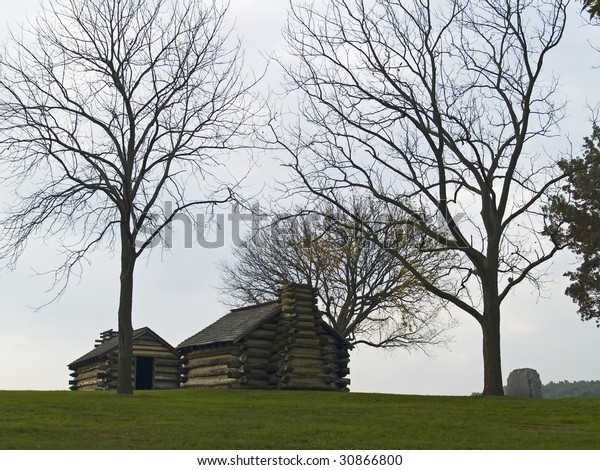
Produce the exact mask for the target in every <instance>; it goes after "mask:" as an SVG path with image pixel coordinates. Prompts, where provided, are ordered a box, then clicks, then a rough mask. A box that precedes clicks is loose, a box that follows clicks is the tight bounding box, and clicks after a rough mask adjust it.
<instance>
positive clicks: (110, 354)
mask: <svg viewBox="0 0 600 470" xmlns="http://www.w3.org/2000/svg"><path fill="white" fill-rule="evenodd" d="M96 343H97V344H96V347H95V348H94V349H92V350H91V351H90V352H88V353H87V354H84V355H83V356H81V357H80V358H79V359H76V360H75V361H73V362H72V363H71V364H69V366H68V367H69V369H71V370H72V371H73V372H72V373H71V377H72V379H71V380H70V381H69V385H70V389H71V390H112V389H116V388H117V377H118V372H117V368H118V361H119V340H118V333H117V332H116V331H113V330H107V331H104V332H102V333H100V339H99V340H96ZM133 356H134V358H133V374H132V378H131V379H132V381H133V384H134V388H135V389H136V390H153V389H170V388H179V382H180V375H181V372H180V367H179V364H180V363H179V354H178V352H177V350H176V349H175V348H173V346H171V345H170V344H169V343H167V342H166V341H165V340H164V339H162V338H161V337H160V336H158V335H157V334H156V333H154V331H152V330H151V329H150V328H140V329H137V330H134V332H133Z"/></svg>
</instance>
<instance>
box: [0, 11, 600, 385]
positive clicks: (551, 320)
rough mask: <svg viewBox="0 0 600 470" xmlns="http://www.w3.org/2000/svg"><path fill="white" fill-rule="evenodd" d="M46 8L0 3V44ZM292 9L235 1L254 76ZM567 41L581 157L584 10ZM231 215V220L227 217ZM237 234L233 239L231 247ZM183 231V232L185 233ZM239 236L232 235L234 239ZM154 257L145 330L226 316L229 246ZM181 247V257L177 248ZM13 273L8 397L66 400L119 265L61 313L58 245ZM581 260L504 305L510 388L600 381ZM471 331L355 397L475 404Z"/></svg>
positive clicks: (478, 380) (390, 359) (143, 288)
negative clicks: (223, 286) (537, 381)
mask: <svg viewBox="0 0 600 470" xmlns="http://www.w3.org/2000/svg"><path fill="white" fill-rule="evenodd" d="M37 3H38V2H37V0H20V1H19V2H14V1H8V0H0V18H1V20H0V21H1V23H0V28H1V29H0V35H1V36H2V37H3V38H4V37H5V32H6V27H7V26H8V25H9V24H10V25H11V27H12V26H14V25H15V24H16V23H15V22H16V21H21V20H22V19H23V18H24V15H29V16H30V17H33V16H34V15H35V11H36V8H37ZM286 5H287V1H285V0H231V9H230V14H231V15H232V19H233V18H235V21H236V32H237V34H239V35H240V37H241V38H242V41H243V47H244V49H245V50H246V57H247V60H246V62H247V65H249V66H252V67H254V68H255V69H256V70H261V69H262V68H263V67H264V61H263V59H262V56H263V55H264V54H268V53H271V52H274V51H275V52H276V51H277V50H278V48H279V47H280V45H281V34H280V32H281V29H282V26H283V21H284V18H285V9H286ZM570 13H571V16H570V21H569V25H568V31H567V34H566V36H565V38H564V41H563V43H562V44H561V45H560V46H559V48H558V50H556V51H555V53H554V56H553V59H552V61H551V63H550V64H549V66H550V67H551V69H552V70H553V71H554V72H555V73H556V74H558V75H559V76H560V82H561V93H562V94H563V96H564V97H565V98H566V99H567V100H568V106H567V116H566V118H565V120H564V121H563V124H562V127H561V128H562V130H563V132H564V133H565V135H568V136H569V138H570V139H571V141H572V142H573V143H574V146H575V148H576V149H579V148H580V146H581V142H582V139H583V137H584V136H586V135H589V134H590V131H591V127H590V122H589V118H590V113H589V111H588V107H587V105H588V104H589V105H595V104H597V103H599V102H600V94H599V93H598V83H600V70H599V69H593V65H599V64H600V53H598V52H594V51H593V49H592V48H591V46H590V45H589V44H588V42H591V43H593V44H596V45H599V46H600V26H598V27H596V28H589V27H583V26H582V24H583V23H584V21H583V20H582V17H580V16H579V9H578V5H576V6H572V7H571V9H570ZM279 80H280V78H279V73H278V71H277V70H276V69H272V70H271V71H270V73H269V75H268V81H269V85H270V86H271V87H273V88H275V89H276V88H277V87H278V86H279V83H278V82H279ZM275 168H276V164H274V163H273V162H272V161H263V162H261V165H260V166H259V168H257V169H256V171H255V173H254V174H253V176H252V180H253V181H256V182H264V183H265V184H267V185H268V184H270V183H271V182H272V179H273V172H274V169H275ZM222 212H223V213H226V211H225V210H223V211H222ZM230 228H231V227H230V226H229V225H226V227H225V229H226V239H230ZM175 230H177V226H175ZM227 235H229V236H227ZM178 241H179V242H180V243H177V242H178ZM182 244H183V243H182V239H178V236H177V232H176V235H175V249H173V250H172V251H171V252H166V253H161V252H159V251H156V252H154V253H153V254H152V255H151V256H150V258H149V259H148V261H147V262H144V261H142V262H140V263H139V264H138V267H137V271H136V278H135V295H134V327H142V326H149V327H150V328H152V329H153V330H154V331H156V332H157V333H158V334H159V335H161V336H162V337H163V338H165V339H166V340H167V341H169V342H170V343H172V344H173V345H177V344H178V343H179V342H181V341H182V340H184V339H185V338H187V337H189V336H190V335H192V334H194V333H196V332H197V331H199V330H200V329H202V328H204V327H205V326H207V325H208V324H210V323H212V322H213V321H215V320H216V319H217V318H219V317H220V316H222V315H223V314H225V313H226V312H227V308H226V307H224V306H223V305H222V304H220V302H219V298H218V292H217V290H216V288H217V287H218V286H219V282H220V280H219V271H218V269H217V268H216V266H215V264H216V263H217V262H218V261H219V260H220V259H223V258H226V257H228V256H230V253H231V248H230V246H226V247H223V248H221V249H213V250H206V249H202V248H200V247H199V246H197V245H196V246H195V247H194V248H191V249H184V248H181V245H182ZM178 247H179V248H178ZM28 248H29V249H28V250H27V252H26V254H25V255H24V256H23V258H22V259H21V262H20V264H19V267H18V269H17V270H16V271H13V272H1V273H0V322H1V323H0V389H66V388H68V380H69V378H70V377H69V371H68V369H67V367H66V365H67V364H68V363H69V362H71V361H72V360H73V359H75V358H77V357H79V356H81V355H82V354H83V353H85V352H87V351H88V350H89V349H91V348H92V347H93V344H94V340H95V339H96V338H97V336H98V333H99V332H100V331H103V330H106V329H109V328H114V329H116V317H117V315H116V312H117V301H118V256H116V255H115V254H114V253H111V252H110V251H99V252H97V253H95V254H94V255H93V256H92V257H90V265H89V266H87V267H86V269H85V271H84V273H83V277H82V278H81V279H80V280H79V281H78V282H74V283H73V284H72V285H71V286H70V288H69V289H68V291H67V292H66V294H65V295H64V296H63V297H62V298H61V299H60V300H59V301H57V302H55V303H53V304H51V305H49V306H47V307H45V308H43V309H42V310H40V311H37V312H36V311H34V310H33V309H32V308H31V307H33V306H36V305H40V304H42V303H44V301H45V300H48V299H49V298H50V296H49V295H48V294H46V293H45V290H46V289H47V288H48V287H49V286H50V281H51V280H50V279H49V278H47V277H40V276H35V275H34V272H35V271H38V270H41V269H47V268H48V267H51V266H53V265H54V264H55V263H57V262H58V261H59V259H58V258H56V256H55V249H54V248H55V244H54V242H53V241H52V240H47V241H42V240H37V241H33V242H32V243H30V245H29V247H28ZM571 263H573V258H572V257H571V256H570V255H569V254H567V253H564V254H561V255H560V256H558V257H557V258H556V259H555V261H554V263H553V265H552V266H550V269H549V272H548V276H547V282H546V284H545V294H544V297H543V298H539V296H538V295H537V292H535V291H533V289H532V288H531V287H529V286H527V285H523V286H521V287H519V288H517V289H516V290H515V291H514V293H513V294H512V296H510V298H509V299H507V301H506V302H505V304H504V308H503V313H502V315H503V316H502V352H503V372H504V379H505V381H506V377H507V376H508V373H509V372H510V371H511V370H513V369H516V368H521V367H532V368H535V369H537V370H538V372H539V373H540V376H541V378H542V381H543V382H544V383H546V382H549V381H558V380H594V379H600V371H599V370H598V362H597V358H598V357H600V329H597V328H595V326H594V324H592V323H583V322H581V321H580V319H579V317H578V315H577V313H576V306H575V305H574V304H573V303H572V302H571V301H570V299H569V298H567V297H565V296H564V294H563V292H564V289H565V287H566V279H565V278H563V276H562V273H563V272H564V271H565V270H567V269H569V268H570V266H571ZM455 318H456V319H457V320H459V321H460V326H459V327H457V328H455V329H454V330H453V331H452V336H453V337H454V339H453V342H452V343H451V344H450V345H449V347H448V348H447V349H437V350H433V351H431V354H430V355H429V356H427V355H425V354H423V353H413V354H409V353H407V352H406V351H402V350H397V351H393V352H381V351H374V350H372V349H368V348H359V349H358V350H355V351H353V352H352V356H351V361H350V369H351V374H350V377H351V379H352V384H351V390H352V391H369V392H385V393H403V394H405V393H411V394H412V393H418V394H438V395H439V394H446V395H468V394H471V393H472V392H476V391H477V392H479V391H481V389H482V387H483V366H482V359H481V347H482V346H481V332H480V329H479V326H478V325H477V323H476V322H475V321H474V320H473V319H471V318H470V317H467V316H465V315H464V314H462V313H461V312H456V315H455Z"/></svg>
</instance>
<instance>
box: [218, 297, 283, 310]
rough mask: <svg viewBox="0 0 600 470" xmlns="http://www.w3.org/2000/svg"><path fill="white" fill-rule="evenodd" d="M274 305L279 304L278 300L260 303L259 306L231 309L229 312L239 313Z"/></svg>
mask: <svg viewBox="0 0 600 470" xmlns="http://www.w3.org/2000/svg"><path fill="white" fill-rule="evenodd" d="M276 303H279V299H274V300H269V301H266V302H261V303H259V304H252V305H245V306H244V307H237V308H232V309H231V310H230V311H229V312H230V313H233V312H239V311H241V310H248V309H251V308H256V307H264V306H265V305H270V304H276Z"/></svg>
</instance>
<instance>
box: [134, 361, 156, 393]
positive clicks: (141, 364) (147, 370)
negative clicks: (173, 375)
mask: <svg viewBox="0 0 600 470" xmlns="http://www.w3.org/2000/svg"><path fill="white" fill-rule="evenodd" d="M153 388H154V358H153V357H147V356H137V357H136V360H135V389H136V390H152V389H153Z"/></svg>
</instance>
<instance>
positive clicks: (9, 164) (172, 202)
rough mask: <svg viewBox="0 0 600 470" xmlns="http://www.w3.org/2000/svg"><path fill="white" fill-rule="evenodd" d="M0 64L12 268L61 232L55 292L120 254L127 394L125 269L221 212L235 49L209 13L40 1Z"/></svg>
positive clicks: (181, 5) (237, 91) (212, 6)
mask: <svg viewBox="0 0 600 470" xmlns="http://www.w3.org/2000/svg"><path fill="white" fill-rule="evenodd" d="M45 5H46V6H45V7H44V8H43V10H42V12H41V14H40V16H39V18H38V19H37V21H36V22H35V23H33V24H32V25H31V26H30V27H29V28H28V29H26V30H24V31H23V35H20V36H18V37H17V36H13V38H12V41H11V42H10V43H9V45H8V46H7V48H6V49H5V51H4V53H3V54H2V55H1V56H0V164H1V166H2V167H1V168H2V174H3V182H4V183H12V184H14V185H15V186H16V189H15V194H16V195H17V197H16V198H15V201H12V205H11V207H10V213H9V214H8V215H7V217H6V219H5V220H4V222H3V235H4V238H3V242H4V243H5V244H4V248H3V251H4V255H5V256H7V257H9V259H10V261H12V262H14V261H16V259H17V258H18V256H19V254H20V253H21V252H22V250H23V249H24V247H25V244H26V242H27V240H28V239H29V238H30V237H31V236H32V235H44V236H45V237H49V236H54V235H61V236H62V237H63V240H64V243H63V247H64V254H65V258H64V259H65V261H64V264H63V265H62V266H61V268H60V269H59V270H58V271H57V274H56V279H57V281H56V282H57V285H59V286H60V285H62V286H63V287H62V289H64V286H66V283H67V282H68V279H69V275H70V274H71V272H72V270H73V269H75V268H77V267H78V266H79V263H80V261H81V260H82V259H84V257H85V256H86V254H88V253H89V252H90V250H93V249H94V248H95V247H97V246H98V244H99V242H100V241H108V242H110V243H111V244H112V245H114V246H116V247H118V248H117V249H118V251H119V253H120V294H119V307H118V325H119V354H120V356H119V375H118V377H119V379H118V387H117V389H118V392H119V393H124V394H130V393H132V392H133V389H132V387H133V386H132V383H131V380H130V377H131V367H132V366H131V363H132V358H133V356H132V340H131V337H132V331H133V329H132V318H131V317H132V315H131V313H132V298H133V297H132V296H133V285H134V283H133V276H134V268H135V266H136V261H137V260H138V259H139V257H140V256H141V255H142V253H144V252H145V251H146V249H147V248H148V247H150V246H152V245H155V244H156V243H157V242H158V241H159V239H160V236H161V231H162V230H163V228H165V227H166V226H167V225H168V224H169V223H170V222H171V220H172V219H173V217H175V216H177V215H178V214H181V213H182V212H185V211H186V210H189V209H190V208H191V207H197V206H199V205H204V206H205V207H206V206H207V205H213V204H216V203H219V202H224V201H228V200H229V199H230V198H231V195H232V191H233V189H234V183H233V182H232V181H231V180H229V179H225V176H223V175H222V174H221V173H220V172H219V170H218V167H219V165H220V164H222V163H223V160H222V159H221V157H224V156H225V154H226V152H227V151H228V150H230V149H231V148H235V147H237V146H239V145H240V144H239V142H240V139H241V138H243V136H244V134H246V133H247V132H250V131H249V128H250V121H251V120H252V112H251V109H250V106H249V100H248V99H247V95H248V91H249V87H248V86H247V85H245V84H244V83H243V79H242V77H241V70H240V68H241V54H240V49H239V44H231V45H229V44H228V41H229V39H228V37H229V35H230V30H229V29H228V27H227V26H226V24H225V14H226V8H225V7H223V6H221V5H219V4H217V3H215V2H212V3H211V2H208V3H205V2H196V1H191V0H189V1H170V0H63V1H58V2H46V3H45Z"/></svg>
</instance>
